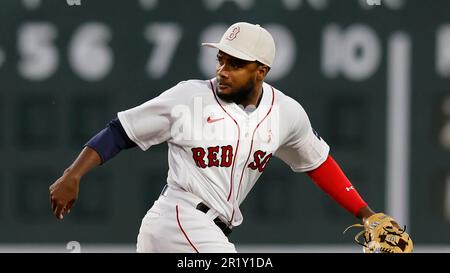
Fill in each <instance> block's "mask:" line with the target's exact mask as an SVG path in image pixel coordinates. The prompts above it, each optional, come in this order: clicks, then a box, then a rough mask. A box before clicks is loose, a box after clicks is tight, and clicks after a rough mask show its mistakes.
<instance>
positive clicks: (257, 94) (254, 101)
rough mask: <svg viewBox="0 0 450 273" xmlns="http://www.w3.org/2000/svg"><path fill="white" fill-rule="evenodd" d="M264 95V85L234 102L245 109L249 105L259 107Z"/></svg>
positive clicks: (256, 87)
mask: <svg viewBox="0 0 450 273" xmlns="http://www.w3.org/2000/svg"><path fill="white" fill-rule="evenodd" d="M262 95H263V89H262V85H257V86H255V89H253V91H252V92H251V93H250V94H249V95H248V96H247V97H245V98H242V99H240V100H239V101H234V103H236V104H240V105H242V106H243V107H244V108H245V107H247V106H249V105H254V106H255V107H258V105H259V103H260V102H261V98H262Z"/></svg>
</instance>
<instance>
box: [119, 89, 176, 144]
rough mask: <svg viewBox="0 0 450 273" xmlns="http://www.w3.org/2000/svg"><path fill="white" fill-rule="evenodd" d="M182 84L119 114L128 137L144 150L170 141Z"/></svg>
mask: <svg viewBox="0 0 450 273" xmlns="http://www.w3.org/2000/svg"><path fill="white" fill-rule="evenodd" d="M182 86H183V84H182V83H179V84H178V85H176V86H174V87H172V88H170V89H168V90H166V91H164V92H163V93H161V94H160V95H159V96H158V97H155V98H153V99H151V100H149V101H147V102H145V103H143V104H141V105H139V106H136V107H134V108H131V109H128V110H125V111H122V112H119V113H117V117H118V118H119V120H120V122H121V124H122V126H123V128H124V130H125V132H126V133H127V135H128V137H129V138H130V139H131V140H132V141H133V142H135V143H136V144H137V145H138V146H139V147H140V148H141V149H142V150H144V151H145V150H147V149H148V148H150V147H151V146H153V145H156V144H160V143H162V142H164V141H167V140H169V139H170V137H171V136H170V130H171V125H172V123H173V118H172V116H171V111H172V109H173V107H175V106H176V105H178V104H179V103H181V100H180V94H181V93H182V92H181V90H182Z"/></svg>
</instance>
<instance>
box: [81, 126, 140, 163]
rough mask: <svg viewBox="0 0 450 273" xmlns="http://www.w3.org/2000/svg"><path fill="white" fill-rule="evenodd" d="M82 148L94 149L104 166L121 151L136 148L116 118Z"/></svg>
mask: <svg viewBox="0 0 450 273" xmlns="http://www.w3.org/2000/svg"><path fill="white" fill-rule="evenodd" d="M84 146H88V147H90V148H92V149H94V150H95V151H96V152H97V153H98V154H99V155H100V158H101V159H102V163H101V164H104V163H105V162H106V161H108V160H109V159H111V158H113V157H114V156H115V155H116V154H118V153H119V152H120V151H121V150H123V149H129V148H133V147H136V146H137V145H136V143H134V142H133V141H132V140H131V139H130V138H129V137H128V135H127V133H126V132H125V130H124V129H123V127H122V124H120V121H119V119H118V118H115V119H113V120H111V121H110V122H109V123H108V126H106V128H105V129H103V130H101V131H100V132H99V133H98V134H97V135H95V136H94V137H93V138H91V139H90V140H89V141H88V142H87V143H86V144H85V145H84Z"/></svg>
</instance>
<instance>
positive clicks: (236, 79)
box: [216, 51, 266, 102]
mask: <svg viewBox="0 0 450 273" xmlns="http://www.w3.org/2000/svg"><path fill="white" fill-rule="evenodd" d="M261 67H262V65H260V64H258V63H257V62H252V61H245V60H241V59H238V58H235V57H232V56H230V55H228V54H226V53H224V52H222V51H219V53H218V54H217V67H216V77H217V82H218V90H217V95H218V96H219V97H220V98H221V99H224V100H229V101H234V102H240V101H242V100H245V99H246V98H248V97H249V96H250V95H251V94H252V92H253V91H254V90H255V89H256V88H258V86H259V85H258V83H259V82H261V81H262V80H264V76H265V74H266V72H265V70H264V69H261Z"/></svg>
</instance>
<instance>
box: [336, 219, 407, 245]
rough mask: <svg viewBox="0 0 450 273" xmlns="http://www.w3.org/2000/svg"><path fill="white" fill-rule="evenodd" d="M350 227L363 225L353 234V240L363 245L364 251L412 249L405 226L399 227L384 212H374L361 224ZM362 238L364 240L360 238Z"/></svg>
mask: <svg viewBox="0 0 450 273" xmlns="http://www.w3.org/2000/svg"><path fill="white" fill-rule="evenodd" d="M351 227H363V228H364V230H362V231H360V232H359V233H358V234H356V236H355V241H356V243H358V244H359V245H362V246H363V251H364V253H410V252H412V251H413V242H412V240H411V237H410V236H409V234H408V233H406V226H405V227H404V228H403V229H401V228H399V226H398V224H397V222H396V221H395V220H394V219H393V218H392V217H390V216H388V215H386V214H384V213H376V214H374V215H372V216H370V217H369V218H367V219H366V220H365V221H364V225H362V224H354V225H351V226H349V227H348V228H346V229H345V230H344V233H345V232H346V231H347V230H348V229H349V228H351ZM361 237H362V238H363V239H364V241H362V240H360V238H361Z"/></svg>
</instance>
